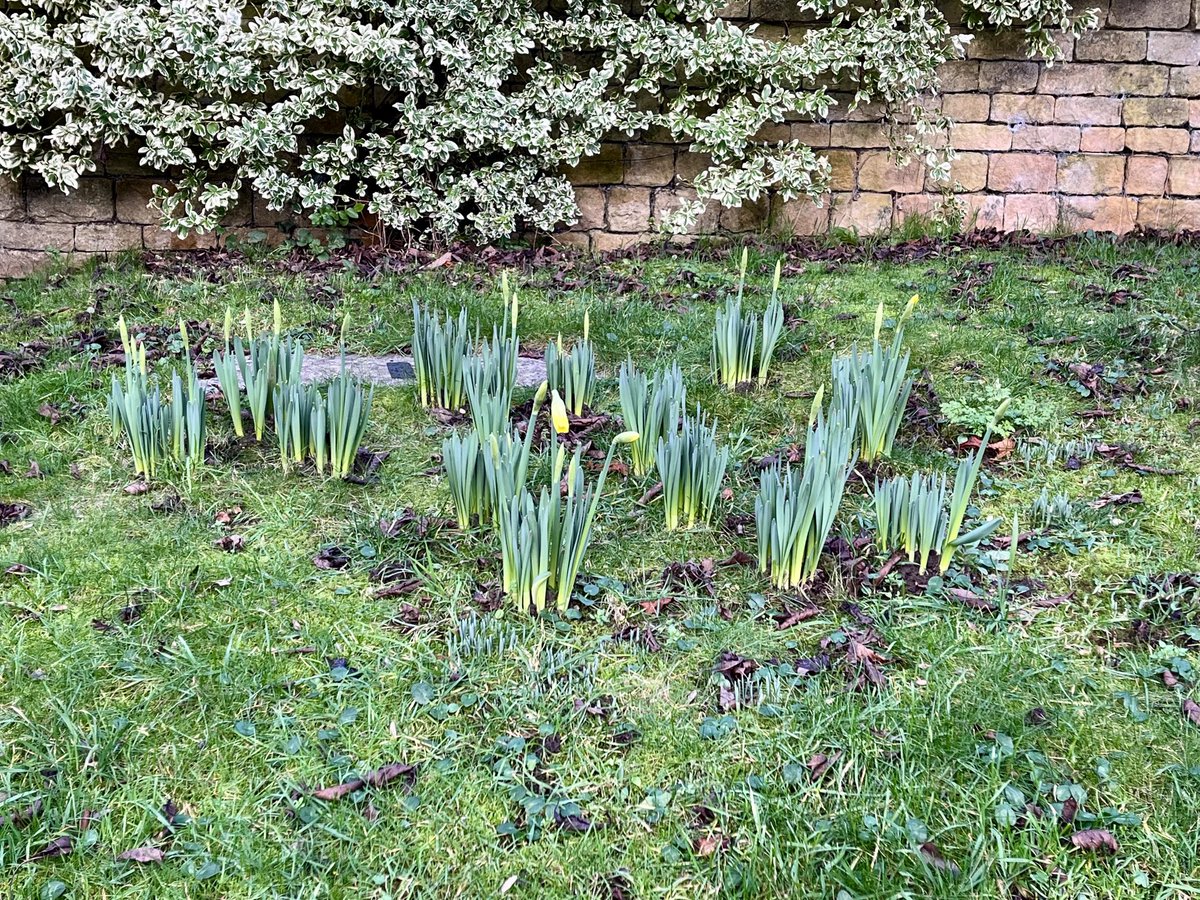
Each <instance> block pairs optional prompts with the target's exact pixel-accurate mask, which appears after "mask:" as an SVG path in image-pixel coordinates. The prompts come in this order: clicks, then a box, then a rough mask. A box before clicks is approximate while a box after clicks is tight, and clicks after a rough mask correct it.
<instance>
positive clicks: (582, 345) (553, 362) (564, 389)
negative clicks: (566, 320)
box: [545, 312, 596, 416]
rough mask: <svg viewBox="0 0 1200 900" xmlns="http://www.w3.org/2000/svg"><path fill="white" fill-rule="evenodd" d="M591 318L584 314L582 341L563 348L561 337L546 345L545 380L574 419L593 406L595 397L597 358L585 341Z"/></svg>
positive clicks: (589, 344) (588, 342) (589, 343)
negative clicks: (589, 406)
mask: <svg viewBox="0 0 1200 900" xmlns="http://www.w3.org/2000/svg"><path fill="white" fill-rule="evenodd" d="M590 328H591V322H590V314H589V313H586V312H585V313H584V314H583V338H582V339H581V340H578V341H576V342H575V343H574V345H573V346H571V347H569V348H564V346H563V339H562V335H561V334H560V335H559V336H558V339H557V340H556V341H551V342H550V343H548V344H547V345H546V354H545V358H546V378H547V380H548V381H549V383H550V387H551V389H552V390H556V391H559V392H561V393H562V396H563V402H564V403H566V405H567V408H568V409H569V410H570V411H571V412H572V413H573V414H574V415H576V416H579V415H582V414H583V410H584V407H585V406H587V405H588V404H590V403H591V402H592V396H593V395H594V394H595V393H596V354H595V352H594V351H593V349H592V342H591V341H590V340H589V339H588V333H589V331H590Z"/></svg>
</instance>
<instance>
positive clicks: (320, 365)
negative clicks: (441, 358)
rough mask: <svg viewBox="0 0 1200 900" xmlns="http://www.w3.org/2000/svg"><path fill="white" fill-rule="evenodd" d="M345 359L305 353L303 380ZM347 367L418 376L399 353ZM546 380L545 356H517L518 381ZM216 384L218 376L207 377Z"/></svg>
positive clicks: (400, 380)
mask: <svg viewBox="0 0 1200 900" xmlns="http://www.w3.org/2000/svg"><path fill="white" fill-rule="evenodd" d="M341 368H342V360H341V358H340V357H337V356H313V355H310V354H307V353H306V354H305V355H304V366H303V367H302V368H301V369H300V379H301V380H302V381H330V380H332V379H333V378H336V377H337V375H338V372H340V371H341ZM346 368H347V369H349V370H350V371H351V372H352V373H353V374H354V375H356V376H358V377H359V378H361V379H362V380H363V381H366V382H369V383H371V384H378V385H384V386H387V385H405V384H412V383H413V382H415V381H416V380H417V376H416V372H415V371H414V369H413V361H412V357H411V356H404V355H402V354H399V353H391V354H385V355H383V356H358V355H354V354H349V353H348V354H346ZM545 380H546V362H545V360H542V359H527V358H525V357H523V356H521V357H518V358H517V384H518V385H519V386H520V387H537V386H538V385H539V384H541V383H542V382H543V381H545ZM206 381H207V383H208V384H216V379H215V378H209V379H207V380H206Z"/></svg>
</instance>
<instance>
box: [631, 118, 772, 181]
mask: <svg viewBox="0 0 1200 900" xmlns="http://www.w3.org/2000/svg"><path fill="white" fill-rule="evenodd" d="M784 127H785V129H786V130H787V132H788V136H789V137H790V136H791V128H790V126H784ZM674 177H675V148H674V147H673V146H671V145H670V144H630V145H629V146H628V147H626V148H625V183H626V184H634V185H647V186H650V187H662V186H663V185H666V184H670V183H671V179H672V178H674Z"/></svg>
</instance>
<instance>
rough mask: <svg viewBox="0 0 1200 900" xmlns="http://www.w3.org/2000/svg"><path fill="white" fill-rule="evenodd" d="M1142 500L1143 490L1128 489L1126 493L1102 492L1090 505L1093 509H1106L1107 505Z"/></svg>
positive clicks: (1125, 503)
mask: <svg viewBox="0 0 1200 900" xmlns="http://www.w3.org/2000/svg"><path fill="white" fill-rule="evenodd" d="M1141 502H1142V492H1141V491H1126V492H1125V493H1124V494H1101V495H1100V496H1099V497H1098V498H1096V499H1095V500H1093V501H1092V502H1091V503H1089V504H1088V506H1090V507H1091V508H1092V509H1104V508H1105V507H1106V506H1130V505H1133V504H1138V503H1141Z"/></svg>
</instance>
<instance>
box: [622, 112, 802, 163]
mask: <svg viewBox="0 0 1200 900" xmlns="http://www.w3.org/2000/svg"><path fill="white" fill-rule="evenodd" d="M791 139H792V126H791V124H790V123H788V122H768V123H766V124H765V125H763V126H762V127H761V128H759V129H758V131H756V132H755V133H754V137H753V140H755V141H766V142H768V143H777V142H779V141H790V140H791ZM626 162H627V164H628V160H627V161H626Z"/></svg>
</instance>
